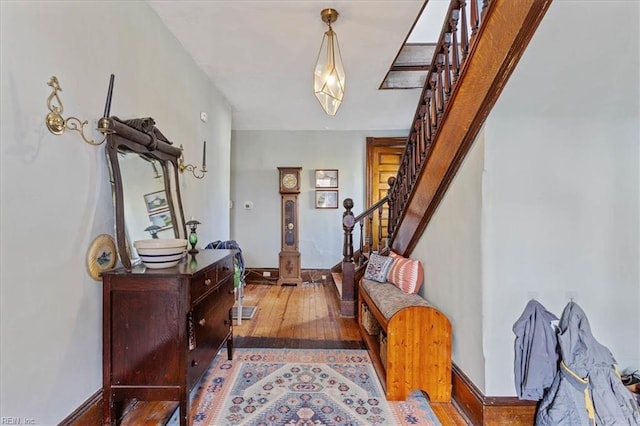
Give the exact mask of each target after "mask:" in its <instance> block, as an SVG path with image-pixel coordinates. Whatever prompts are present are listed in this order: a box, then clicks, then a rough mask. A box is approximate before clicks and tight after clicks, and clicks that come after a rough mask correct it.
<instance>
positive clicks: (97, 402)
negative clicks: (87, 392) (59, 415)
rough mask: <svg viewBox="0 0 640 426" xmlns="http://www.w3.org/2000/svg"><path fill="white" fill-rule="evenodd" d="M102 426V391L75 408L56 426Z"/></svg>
mask: <svg viewBox="0 0 640 426" xmlns="http://www.w3.org/2000/svg"><path fill="white" fill-rule="evenodd" d="M100 424H102V389H100V390H98V391H97V392H96V393H94V394H93V395H91V396H90V397H89V399H87V400H86V401H85V402H83V403H82V405H81V406H79V407H78V408H76V409H75V410H74V412H73V413H71V414H69V415H68V416H67V417H66V418H65V419H64V420H62V421H61V422H60V423H58V426H84V425H100Z"/></svg>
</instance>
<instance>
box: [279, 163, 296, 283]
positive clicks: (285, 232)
mask: <svg viewBox="0 0 640 426" xmlns="http://www.w3.org/2000/svg"><path fill="white" fill-rule="evenodd" d="M278 171H279V172H280V176H279V179H278V182H279V187H280V188H279V190H280V197H281V199H282V204H281V214H280V236H281V238H280V241H281V244H280V253H279V255H278V258H279V259H278V269H279V273H278V285H298V284H302V277H301V275H300V252H299V251H298V234H299V227H298V194H300V172H301V171H302V167H278Z"/></svg>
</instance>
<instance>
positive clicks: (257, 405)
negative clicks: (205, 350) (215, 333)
mask: <svg viewBox="0 0 640 426" xmlns="http://www.w3.org/2000/svg"><path fill="white" fill-rule="evenodd" d="M191 397H192V402H191V413H190V416H191V420H192V422H193V425H214V426H222V425H298V426H303V425H304V426H307V425H314V426H317V425H336V426H338V425H353V426H355V425H440V422H439V421H438V419H437V417H436V416H435V414H434V413H433V411H432V410H431V407H430V406H429V403H428V401H427V400H426V398H425V397H424V396H423V395H422V393H420V392H414V393H412V394H411V395H410V396H409V398H408V399H407V400H406V401H387V400H386V399H385V397H384V394H383V391H382V387H381V385H380V382H379V381H378V376H377V375H376V372H375V370H374V369H373V365H372V364H371V359H370V358H369V355H368V354H367V351H366V350H362V349H357V350H345V349H340V350H335V349H243V348H238V349H234V359H233V361H228V360H227V359H226V350H225V351H222V352H221V353H220V354H219V355H218V356H217V357H216V358H215V359H214V361H213V362H212V363H211V366H210V367H209V369H208V370H207V372H206V373H205V375H204V377H203V379H202V380H201V381H200V385H199V386H198V387H197V388H196V389H194V391H193V393H192V396H191ZM169 424H170V425H171V424H177V413H174V416H173V418H172V419H171V421H170V422H169Z"/></svg>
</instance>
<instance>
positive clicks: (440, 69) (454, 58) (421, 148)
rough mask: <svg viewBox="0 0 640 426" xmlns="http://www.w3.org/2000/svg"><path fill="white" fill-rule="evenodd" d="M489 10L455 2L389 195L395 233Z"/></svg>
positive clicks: (390, 215) (475, 3)
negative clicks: (482, 20)
mask: <svg viewBox="0 0 640 426" xmlns="http://www.w3.org/2000/svg"><path fill="white" fill-rule="evenodd" d="M488 6H489V0H485V1H484V2H483V4H482V11H481V12H479V11H478V3H477V1H476V0H472V1H471V2H470V8H468V7H467V1H466V0H452V1H451V3H450V4H449V9H448V11H447V14H446V17H445V21H444V23H443V27H442V31H441V33H440V37H439V38H438V42H437V43H436V48H435V52H434V55H433V59H432V61H431V65H430V67H429V72H428V73H427V78H426V83H425V86H424V88H423V89H422V94H421V96H420V98H419V101H418V106H417V108H416V112H415V115H414V119H413V125H412V127H411V130H410V133H409V136H408V138H407V148H406V149H405V151H404V153H403V155H402V159H401V160H400V169H399V170H398V175H397V179H396V183H395V185H394V186H393V187H392V188H391V190H390V192H389V199H390V200H392V203H393V205H394V208H393V209H390V210H389V224H390V228H391V229H393V230H394V232H395V230H396V229H397V224H398V222H399V221H400V220H401V218H402V215H403V214H404V209H405V208H406V205H407V200H408V198H409V195H410V194H411V193H412V191H413V189H414V187H415V184H416V182H417V177H418V175H419V174H420V173H421V172H422V168H423V167H424V165H425V164H426V162H427V159H428V157H429V154H430V151H431V147H432V146H433V141H434V140H435V138H436V136H437V134H438V131H439V129H440V124H441V122H442V117H443V115H444V113H445V111H446V109H447V106H448V104H449V100H450V98H451V93H452V92H453V91H454V89H455V86H456V83H457V82H458V79H459V76H460V73H461V71H462V69H463V68H464V66H465V63H466V61H467V60H468V58H469V56H468V53H469V50H470V49H471V47H472V46H473V43H474V42H475V38H476V35H477V34H478V28H479V27H480V25H481V19H482V17H483V16H484V11H485V10H486V8H487V7H488ZM459 24H460V25H459ZM389 235H390V240H393V238H394V237H395V234H394V233H393V234H389Z"/></svg>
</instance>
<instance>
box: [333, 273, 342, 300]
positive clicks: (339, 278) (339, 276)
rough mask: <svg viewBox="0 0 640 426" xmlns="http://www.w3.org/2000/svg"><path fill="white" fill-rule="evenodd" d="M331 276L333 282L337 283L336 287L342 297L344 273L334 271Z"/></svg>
mask: <svg viewBox="0 0 640 426" xmlns="http://www.w3.org/2000/svg"><path fill="white" fill-rule="evenodd" d="M331 278H333V282H334V284H335V285H336V289H337V290H338V294H339V295H340V297H342V273H340V272H332V273H331Z"/></svg>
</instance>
